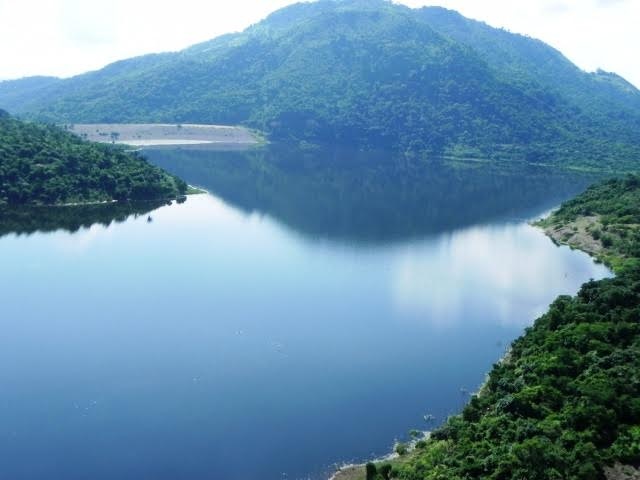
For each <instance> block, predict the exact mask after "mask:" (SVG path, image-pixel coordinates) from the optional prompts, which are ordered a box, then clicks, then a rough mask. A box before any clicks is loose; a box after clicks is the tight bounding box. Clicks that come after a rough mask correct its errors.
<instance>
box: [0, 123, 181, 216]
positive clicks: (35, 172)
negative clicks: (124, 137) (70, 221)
mask: <svg viewBox="0 0 640 480" xmlns="http://www.w3.org/2000/svg"><path fill="white" fill-rule="evenodd" d="M186 189H187V185H186V184H185V183H184V182H183V181H182V180H180V179H178V178H176V177H174V176H172V175H169V174H168V173H166V172H164V171H163V170H161V169H160V168H158V167H155V166H152V165H150V164H149V163H147V161H146V160H145V159H144V158H142V157H141V156H139V155H138V154H135V153H127V152H125V151H124V150H123V149H122V148H118V147H114V146H111V145H100V144H95V143H90V142H86V141H84V140H81V139H80V138H79V137H77V136H75V135H73V134H71V133H68V132H66V131H64V130H62V129H60V128H58V127H54V126H50V125H42V124H37V123H29V122H22V121H19V120H16V119H13V118H11V117H10V116H9V115H8V114H7V113H6V112H2V111H0V205H2V204H9V205H26V204H31V205H59V204H70V203H90V202H106V201H114V200H118V201H123V200H158V199H166V198H175V197H177V196H180V195H184V193H185V191H186Z"/></svg>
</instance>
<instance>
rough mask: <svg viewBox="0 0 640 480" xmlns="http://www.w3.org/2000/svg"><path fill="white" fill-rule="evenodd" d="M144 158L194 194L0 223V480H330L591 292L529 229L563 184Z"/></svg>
mask: <svg viewBox="0 0 640 480" xmlns="http://www.w3.org/2000/svg"><path fill="white" fill-rule="evenodd" d="M148 156H149V157H150V159H151V160H152V161H153V162H154V163H156V164H158V165H160V166H162V167H164V168H166V169H167V170H169V171H171V172H174V173H176V174H178V175H180V176H182V177H183V178H184V179H185V180H187V181H188V182H189V183H191V184H194V185H198V186H201V187H203V188H205V189H207V190H208V191H209V192H210V194H208V195H199V196H192V197H189V198H188V200H187V201H186V202H184V203H180V204H178V203H174V204H173V205H158V204H155V205H153V204H149V205H142V206H131V207H129V208H130V209H131V210H130V211H126V210H123V207H113V206H101V207H91V208H85V209H82V208H79V209H53V210H42V209H40V210H35V211H34V210H24V209H23V210H16V211H8V210H5V211H4V212H3V213H2V221H1V222H0V235H1V237H0V262H1V264H2V270H1V272H0V291H1V292H2V294H1V297H0V299H1V302H2V316H1V319H0V326H1V327H2V335H1V336H0V388H1V390H0V391H1V394H0V452H1V453H0V478H2V479H5V478H6V479H11V480H35V479H38V480H41V479H43V478H51V479H65V480H80V479H82V480H86V479H89V478H90V479H92V480H107V479H108V480H113V479H119V480H123V479H135V480H146V479H148V480H152V479H153V480H175V479H224V480H265V479H266V480H282V479H307V478H311V479H322V478H327V476H328V475H329V473H330V472H331V471H332V470H333V469H334V468H335V464H336V463H342V462H345V461H346V462H348V461H362V460H366V459H369V458H372V457H373V456H376V455H380V454H384V453H386V452H388V451H390V449H391V448H392V446H393V443H394V440H395V439H406V438H407V436H408V431H409V430H410V429H414V428H415V429H420V430H428V429H431V428H434V427H435V426H437V425H438V424H439V423H440V422H442V421H443V420H444V419H445V418H446V417H447V416H448V415H451V414H454V413H456V412H458V411H459V410H460V409H461V407H462V405H463V404H464V403H465V402H466V400H467V399H468V395H469V394H468V392H473V391H476V390H477V388H478V387H479V386H480V384H481V383H482V382H483V379H484V377H485V374H486V373H487V372H488V371H489V369H490V368H491V366H492V364H493V363H494V362H496V361H498V360H499V359H500V358H501V357H502V355H504V353H505V349H506V348H507V346H508V345H509V343H510V342H511V341H512V340H513V339H514V338H516V337H518V336H519V335H521V334H522V333H523V331H524V329H525V328H526V327H527V326H528V325H531V324H532V322H533V320H534V319H535V318H536V316H538V315H539V314H541V313H542V312H544V311H545V310H546V308H547V306H548V304H549V303H550V302H551V301H552V300H553V299H554V298H555V297H556V296H557V295H559V294H573V293H575V292H576V291H577V290H578V288H579V286H580V285H581V284H582V283H583V282H585V281H586V280H588V279H589V278H596V279H598V278H603V277H606V276H608V275H609V272H608V270H607V269H606V268H605V267H603V266H601V265H597V264H595V263H594V262H593V261H592V260H591V259H590V258H589V257H588V256H587V255H585V254H583V253H581V252H578V251H572V250H570V249H568V248H566V247H561V248H558V247H556V246H555V245H554V244H553V243H552V242H551V241H550V240H549V239H548V238H546V237H545V236H544V234H543V233H542V232H541V231H540V230H538V229H536V228H533V227H531V226H529V225H528V221H530V220H531V219H535V218H538V217H539V216H540V215H542V214H543V213H544V212H546V211H548V210H549V209H551V208H553V207H554V206H556V205H558V204H559V203H560V202H562V201H563V200H565V199H567V198H570V197H572V196H573V195H575V194H577V193H579V192H580V191H582V190H583V189H584V188H585V187H586V186H587V185H588V184H589V183H591V182H592V181H593V180H594V179H593V178H589V177H585V176H582V175H579V174H576V173H569V172H562V171H554V170H549V169H544V168H535V167H523V166H515V165H509V164H504V165H490V164H484V163H481V162H468V163H455V162H444V161H431V162H427V161H421V160H419V159H408V158H400V159H398V158H393V157H391V156H388V155H385V154H362V153H357V152H298V151H290V150H286V149H279V148H275V147H274V148H272V149H269V150H263V151H249V152H219V151H211V150H206V149H194V150H189V149H173V150H170V149H158V150H150V151H149V152H148ZM425 415H432V416H433V417H435V420H433V421H425V419H424V418H423V417H424V416H425ZM428 418H429V417H428Z"/></svg>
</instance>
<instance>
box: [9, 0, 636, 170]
mask: <svg viewBox="0 0 640 480" xmlns="http://www.w3.org/2000/svg"><path fill="white" fill-rule="evenodd" d="M0 105H2V106H3V108H7V109H9V110H10V111H11V112H12V113H18V114H21V115H26V116H31V117H34V118H38V119H44V120H48V121H55V122H67V123H78V122H81V123H95V122H170V123H187V122H195V123H222V124H224V123H226V124H239V123H240V124H245V125H248V126H250V127H253V128H256V129H259V130H261V131H263V132H265V133H266V134H268V135H269V137H270V138H271V140H277V141H286V142H300V141H302V142H305V143H315V144H322V143H330V144H347V145H353V146H356V147H358V148H365V149H370V148H386V149H389V148H390V149H394V150H398V151H402V152H411V153H421V154H431V155H442V154H446V155H455V156H465V157H476V156H481V157H485V158H486V157H498V158H508V159H520V160H527V161H529V162H538V163H551V162H563V163H569V164H570V165H573V166H579V167H582V168H584V167H585V166H586V167H591V168H601V167H603V166H605V167H608V168H613V169H618V170H619V169H627V168H628V166H629V163H630V162H631V160H632V159H633V158H637V155H638V153H640V133H639V132H640V128H639V127H640V92H639V91H638V90H637V89H636V88H635V87H633V86H632V85H631V84H629V83H627V82H626V81H624V79H622V78H620V77H618V76H616V75H614V74H609V73H606V72H597V73H594V74H589V73H586V72H583V71H581V70H580V69H579V68H577V67H576V66H575V65H573V64H572V63H571V62H570V61H569V60H567V59H566V58H565V57H564V56H562V54H560V53H559V52H558V51H556V50H554V49H553V48H551V47H549V46H548V45H546V44H544V43H543V42H540V41H538V40H535V39H531V38H528V37H524V36H521V35H515V34H512V33H509V32H506V31H504V30H498V29H494V28H491V27H489V26H487V25H485V24H483V23H480V22H476V21H472V20H468V19H465V18H464V17H462V16H460V15H459V14H457V13H455V12H451V11H448V10H444V9H438V8H423V9H410V8H408V7H405V6H401V5H397V4H393V3H391V2H388V1H384V0H367V1H364V0H322V1H318V2H313V3H300V4H295V5H292V6H289V7H286V8H284V9H282V10H279V11H277V12H275V13H274V14H272V15H271V16H269V17H268V18H267V19H265V20H264V21H262V22H260V23H258V24H256V25H254V26H251V27H250V28H248V29H247V30H245V31H244V32H241V33H237V34H231V35H225V36H222V37H219V38H216V39H214V40H211V41H209V42H205V43H202V44H199V45H195V46H193V47H191V48H188V49H186V50H183V51H181V52H177V53H166V54H157V55H147V56H143V57H138V58H134V59H129V60H124V61H121V62H117V63H114V64H112V65H109V66H107V67H105V68H104V69H102V70H99V71H96V72H91V73H87V74H84V75H80V76H77V77H74V78H71V79H65V80H61V79H56V78H50V77H34V78H30V79H24V80H18V81H11V82H2V83H0Z"/></svg>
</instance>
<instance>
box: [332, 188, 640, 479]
mask: <svg viewBox="0 0 640 480" xmlns="http://www.w3.org/2000/svg"><path fill="white" fill-rule="evenodd" d="M537 225H538V226H540V227H541V228H543V229H544V230H545V232H546V233H547V235H549V236H550V237H551V238H552V239H553V240H554V242H556V243H559V244H567V245H571V246H572V247H574V248H581V249H584V250H585V251H587V252H588V253H590V254H591V255H594V256H596V257H597V259H599V260H601V261H603V262H605V263H606V264H607V265H609V266H610V267H611V268H612V269H613V270H614V271H615V272H616V273H617V276H616V277H614V278H609V279H605V280H600V281H590V282H587V283H586V284H584V285H583V286H582V288H581V289H580V291H579V292H578V294H577V295H576V296H574V297H570V296H561V297H559V298H558V299H557V300H556V301H555V302H553V303H552V304H551V306H550V307H549V310H548V312H547V313H546V314H544V315H543V316H542V317H540V318H539V319H537V320H536V322H535V323H534V325H533V326H532V327H531V328H529V329H527V331H526V332H525V334H524V335H523V336H521V337H520V338H518V339H517V340H515V341H514V342H513V343H512V346H511V351H510V354H509V360H508V361H505V362H500V363H498V364H496V365H494V368H493V369H492V370H491V372H490V373H489V376H488V379H487V382H486V384H485V386H484V387H483V389H482V394H481V395H473V396H472V397H471V400H470V402H469V403H468V404H467V405H466V406H465V407H464V409H463V411H462V412H461V413H460V414H459V415H456V416H453V417H450V418H449V419H448V420H447V421H446V422H445V423H444V425H442V426H441V427H440V428H438V429H437V430H436V431H434V432H433V434H432V435H431V438H430V439H429V440H428V441H427V442H426V443H425V445H423V446H421V448H419V449H416V450H415V451H414V453H413V455H412V456H410V457H407V459H406V460H405V461H403V462H402V463H398V464H392V470H391V471H390V472H386V473H387V474H386V475H381V476H375V475H367V474H366V472H365V471H364V469H362V468H360V469H355V470H354V469H347V470H346V472H345V474H344V476H340V475H338V476H336V477H334V478H335V479H336V480H365V478H367V477H369V478H376V479H384V480H387V479H400V480H439V479H445V478H447V479H448V478H527V479H529V480H547V479H554V478H555V479H562V478H585V479H587V478H589V479H601V478H603V479H604V478H606V479H608V480H622V479H629V478H639V477H640V470H638V466H640V447H639V446H640V402H639V401H638V398H640V381H638V379H637V372H638V371H640V322H638V318H640V261H639V260H640V177H638V176H629V177H627V178H625V179H622V180H613V181H608V182H605V183H603V184H600V185H597V186H595V187H591V188H590V189H589V190H587V191H586V192H585V193H583V194H582V195H580V196H578V197H577V198H575V199H574V200H571V201H570V202H566V203H565V204H563V205H562V207H561V208H560V209H559V210H557V211H556V212H553V213H552V214H551V215H550V216H549V217H548V218H546V219H544V220H542V221H540V222H538V223H537ZM532 261H535V259H532ZM377 467H381V464H380V463H378V464H377Z"/></svg>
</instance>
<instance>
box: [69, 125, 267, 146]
mask: <svg viewBox="0 0 640 480" xmlns="http://www.w3.org/2000/svg"><path fill="white" fill-rule="evenodd" d="M63 127H64V128H65V129H66V130H67V131H69V132H71V133H73V134H75V135H77V136H79V137H80V138H83V139H85V140H89V141H92V142H98V143H108V144H115V145H127V146H131V147H139V148H146V147H180V146H182V147H189V146H210V147H214V146H218V147H224V146H229V147H236V148H238V147H242V148H249V147H253V146H259V145H261V144H264V143H265V139H264V137H263V135H261V134H260V133H259V132H255V131H252V130H250V129H248V128H245V127H241V126H230V125H229V126H227V125H205V124H190V123H185V124H181V123H175V124H169V123H86V124H67V125H64V126H63Z"/></svg>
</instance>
